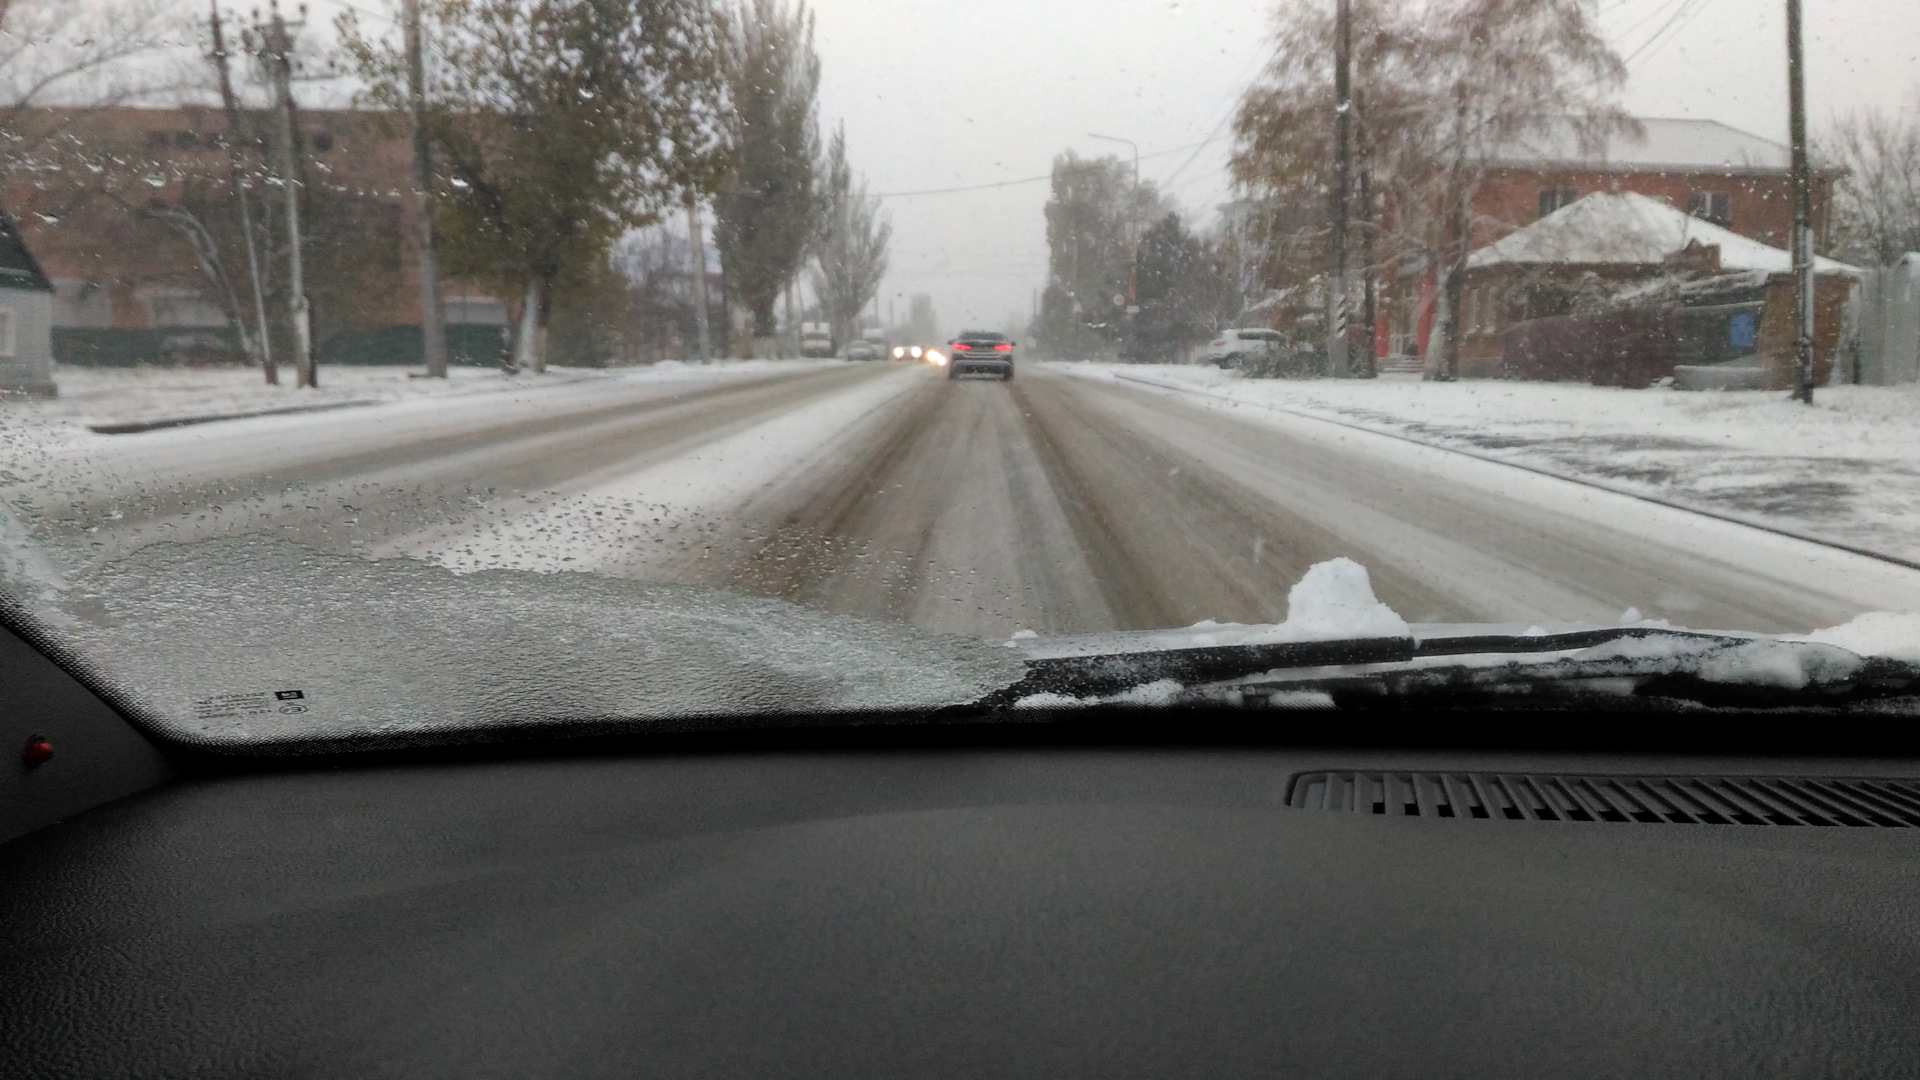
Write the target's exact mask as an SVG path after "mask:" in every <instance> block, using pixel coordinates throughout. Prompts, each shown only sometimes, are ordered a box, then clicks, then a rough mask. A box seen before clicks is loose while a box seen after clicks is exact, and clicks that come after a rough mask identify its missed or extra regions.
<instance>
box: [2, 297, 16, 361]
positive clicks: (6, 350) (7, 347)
mask: <svg viewBox="0 0 1920 1080" xmlns="http://www.w3.org/2000/svg"><path fill="white" fill-rule="evenodd" d="M19 355H20V349H19V342H18V340H17V338H16V335H15V334H14V332H13V309H12V308H0V356H4V357H7V358H8V359H12V358H13V357H16V356H19Z"/></svg>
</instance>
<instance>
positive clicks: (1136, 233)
mask: <svg viewBox="0 0 1920 1080" xmlns="http://www.w3.org/2000/svg"><path fill="white" fill-rule="evenodd" d="M1087 138H1089V139H1102V140H1104V141H1106V142H1117V143H1126V144H1127V145H1128V146H1130V147H1132V148H1133V200H1132V201H1133V206H1132V208H1131V212H1130V213H1129V214H1128V224H1127V228H1128V233H1129V235H1128V236H1127V248H1128V258H1127V314H1129V315H1132V314H1134V313H1135V312H1137V311H1138V310H1139V307H1140V297H1139V294H1138V292H1137V291H1136V290H1135V287H1134V286H1135V281H1134V271H1135V270H1136V269H1138V267H1139V265H1140V145H1139V144H1138V143H1136V142H1134V141H1133V140H1132V139H1122V138H1120V137H1119V136H1117V135H1095V134H1094V133H1092V132H1088V133H1087Z"/></svg>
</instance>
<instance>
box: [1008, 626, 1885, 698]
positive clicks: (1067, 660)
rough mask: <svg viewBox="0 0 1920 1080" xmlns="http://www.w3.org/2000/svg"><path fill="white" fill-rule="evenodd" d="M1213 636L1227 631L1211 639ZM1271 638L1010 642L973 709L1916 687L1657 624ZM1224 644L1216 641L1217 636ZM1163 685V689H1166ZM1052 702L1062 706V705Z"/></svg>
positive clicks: (1143, 636)
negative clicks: (1004, 661)
mask: <svg viewBox="0 0 1920 1080" xmlns="http://www.w3.org/2000/svg"><path fill="white" fill-rule="evenodd" d="M1222 629H1225V630H1226V631H1227V632H1226V633H1225V634H1223V633H1222ZM1278 629H1279V628H1244V627H1243V628H1220V629H1215V628H1199V627H1196V628H1193V629H1190V630H1186V631H1152V632H1129V633H1114V634H1106V635H1099V636H1097V637H1088V638H1068V639H1027V640H1024V641H1022V640H1016V641H1014V642H1010V643H1009V644H1011V645H1013V646H1014V647H1016V648H1021V649H1023V650H1024V651H1025V652H1026V653H1027V661H1026V663H1027V671H1026V676H1025V677H1024V678H1023V679H1022V680H1021V681H1020V682H1019V683H1016V684H1015V685H1013V686H1011V687H1008V688H1006V689H1005V690H1002V691H1000V692H998V693H996V694H994V695H992V697H991V698H990V699H989V700H988V701H987V702H985V703H984V704H987V705H989V706H992V707H1006V706H1010V705H1015V704H1020V703H1023V702H1025V703H1034V702H1040V703H1050V702H1053V701H1056V700H1060V699H1065V700H1071V701H1079V702H1097V701H1101V700H1102V699H1105V700H1108V701H1111V700H1114V699H1116V698H1118V697H1120V696H1122V695H1126V694H1128V693H1130V692H1136V691H1139V690H1141V689H1142V688H1147V687H1152V686H1154V685H1155V684H1163V687H1162V688H1163V689H1164V690H1165V691H1166V692H1165V693H1162V694H1160V695H1158V696H1157V697H1156V698H1155V700H1157V701H1163V702H1164V701H1235V702H1238V701H1242V700H1249V697H1248V695H1249V694H1251V695H1253V699H1258V698H1260V697H1261V696H1262V695H1269V696H1271V695H1288V694H1294V695H1297V694H1298V693H1299V692H1301V691H1311V692H1317V693H1320V694H1323V695H1327V696H1329V697H1330V698H1331V699H1333V700H1344V701H1347V702H1358V701H1365V700H1381V699H1398V700H1402V701H1405V700H1410V699H1413V698H1416V697H1419V698H1425V697H1440V698H1447V697H1451V698H1452V699H1453V700H1454V701H1455V702H1459V701H1461V700H1463V699H1464V697H1466V696H1471V695H1476V694H1480V693H1494V692H1511V691H1513V690H1514V689H1516V688H1519V689H1541V690H1556V689H1557V690H1576V691H1577V690H1582V689H1587V690H1592V689H1601V690H1602V692H1605V693H1609V694H1613V695H1620V694H1629V695H1641V696H1659V697H1678V698H1685V699H1688V700H1693V701H1699V702H1703V703H1707V702H1710V703H1727V702H1733V703H1752V702H1755V701H1765V702H1768V703H1779V702H1780V701H1782V700H1784V699H1787V698H1792V697H1804V698H1806V699H1807V700H1820V701H1823V702H1827V701H1839V700H1842V699H1848V700H1851V699H1858V698H1860V697H1863V696H1866V697H1874V696H1888V695H1893V694H1908V693H1913V692H1915V690H1916V689H1920V666H1916V665H1913V664H1908V663H1903V662H1900V661H1893V660H1887V659H1881V658H1866V657H1861V656H1858V655H1856V654H1854V653H1851V652H1848V651H1846V650H1844V649H1840V648H1838V647H1836V646H1832V645H1825V644H1820V643H1817V642H1810V641H1799V640H1792V639H1785V638H1778V637H1771V636H1767V635H1761V634H1736V633H1716V632H1705V631H1696V630H1682V629H1673V628H1668V627H1661V626H1622V627H1598V628H1590V627H1579V628H1568V629H1559V630H1540V629H1538V628H1528V629H1526V630H1518V629H1515V628H1511V627H1500V626H1471V625H1467V626H1460V625H1430V626H1418V625H1416V626H1411V627H1409V628H1408V629H1409V632H1408V634H1407V635H1405V636H1401V637H1367V638H1345V639H1330V640H1311V641H1299V640H1260V638H1261V635H1262V633H1263V632H1264V633H1267V634H1272V633H1274V632H1276V631H1278ZM1223 636H1225V637H1228V638H1233V639H1237V640H1229V641H1226V642H1222V641H1220V640H1219V639H1220V638H1221V637H1223ZM1169 684H1170V685H1169ZM1063 703H1064V702H1063Z"/></svg>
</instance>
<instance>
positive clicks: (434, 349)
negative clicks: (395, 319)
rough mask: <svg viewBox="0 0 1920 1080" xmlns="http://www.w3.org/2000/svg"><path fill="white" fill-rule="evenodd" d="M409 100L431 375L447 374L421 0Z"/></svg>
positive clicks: (411, 4) (413, 27) (410, 31)
mask: <svg viewBox="0 0 1920 1080" xmlns="http://www.w3.org/2000/svg"><path fill="white" fill-rule="evenodd" d="M403 14H404V17H405V19H406V47H407V105H408V107H409V109H410V110H411V111H412V113H413V117H412V119H413V210H414V214H415V216H416V217H417V218H418V228H419V239H418V243H419V248H420V252H419V256H420V338H421V343H422V345H423V347H424V350H425V352H426V361H427V377H428V378H430V379H444V378H446V377H447V311H446V306H445V305H444V304H443V303H442V301H441V297H440V257H439V255H438V254H437V253H436V252H435V251H434V248H433V194H432V192H431V191H430V190H429V188H428V186H427V185H428V184H429V182H430V181H431V178H432V176H433V170H432V163H431V162H430V160H429V154H430V152H431V148H430V147H429V146H428V145H427V126H426V115H427V65H426V57H425V55H424V47H423V44H422V42H421V40H420V0H405V8H404V12H403Z"/></svg>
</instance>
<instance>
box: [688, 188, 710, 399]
mask: <svg viewBox="0 0 1920 1080" xmlns="http://www.w3.org/2000/svg"><path fill="white" fill-rule="evenodd" d="M687 240H688V244H689V249H690V250H689V252H688V265H687V270H688V272H689V273H691V274H692V275H693V317H694V319H695V321H697V322H698V323H699V324H700V327H699V334H700V362H701V363H703V364H710V363H712V362H713V335H712V331H711V329H710V328H709V327H708V325H707V242H706V240H705V239H704V238H703V237H702V236H701V235H700V206H699V203H698V202H697V201H696V200H695V199H694V197H693V190H692V189H691V188H689V189H688V191H687Z"/></svg>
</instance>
